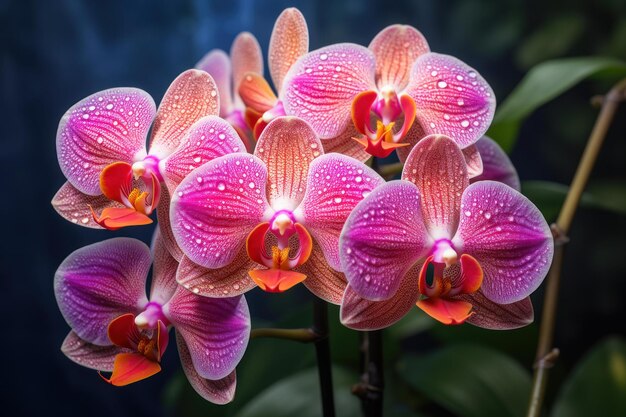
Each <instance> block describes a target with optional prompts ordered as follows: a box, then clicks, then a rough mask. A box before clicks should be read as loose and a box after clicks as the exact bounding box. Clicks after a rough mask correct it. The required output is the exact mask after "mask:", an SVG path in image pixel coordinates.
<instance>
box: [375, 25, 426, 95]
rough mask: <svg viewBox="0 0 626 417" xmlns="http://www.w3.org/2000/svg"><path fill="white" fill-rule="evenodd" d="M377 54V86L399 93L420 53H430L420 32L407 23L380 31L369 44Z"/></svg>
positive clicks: (407, 80)
mask: <svg viewBox="0 0 626 417" xmlns="http://www.w3.org/2000/svg"><path fill="white" fill-rule="evenodd" d="M369 49H370V50H371V51H372V52H373V53H374V55H375V56H376V85H377V86H378V89H380V90H382V89H383V88H385V87H387V88H393V89H394V90H395V91H396V92H400V91H402V90H403V89H404V87H406V85H407V84H408V82H409V76H410V73H411V67H412V65H413V62H415V60H416V59H417V57H418V56H420V55H423V54H425V53H427V52H430V48H429V47H428V42H426V38H424V35H422V34H421V32H420V31H418V30H417V29H415V28H414V27H412V26H408V25H391V26H387V27H386V28H385V29H383V30H382V31H380V32H379V33H378V34H377V35H376V37H374V39H372V42H371V43H370V45H369Z"/></svg>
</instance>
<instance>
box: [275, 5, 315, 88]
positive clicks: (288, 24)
mask: <svg viewBox="0 0 626 417" xmlns="http://www.w3.org/2000/svg"><path fill="white" fill-rule="evenodd" d="M308 51H309V30H308V28H307V25H306V20H305V19H304V16H303V15H302V13H300V10H298V9H296V8H295V7H290V8H288V9H285V10H283V11H282V13H281V14H280V16H278V18H277V19H276V23H275V24H274V29H273V30H272V36H271V38H270V47H269V51H268V66H269V68H270V74H271V76H272V81H273V82H274V88H276V91H277V92H278V93H279V94H280V90H281V87H282V85H283V80H284V78H285V75H287V72H288V71H289V68H291V66H292V65H293V64H294V63H295V62H296V61H297V60H298V58H300V57H301V56H302V55H304V54H306V53H307V52H308Z"/></svg>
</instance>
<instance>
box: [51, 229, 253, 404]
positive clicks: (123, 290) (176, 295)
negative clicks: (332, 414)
mask: <svg viewBox="0 0 626 417" xmlns="http://www.w3.org/2000/svg"><path fill="white" fill-rule="evenodd" d="M153 247H154V256H152V255H151V253H150V249H148V247H147V246H146V245H145V244H143V243H142V242H140V241H138V240H135V239H130V238H114V239H109V240H105V241H103V242H100V243H96V244H93V245H89V246H86V247H84V248H81V249H78V250H77V251H75V252H74V253H72V254H71V255H69V256H68V257H67V258H66V259H65V260H64V261H63V263H62V264H61V266H59V269H58V270H57V272H56V275H55V279H54V291H55V295H56V299H57V303H58V305H59V309H60V310H61V313H62V314H63V317H64V318H65V320H66V321H67V323H68V324H69V325H70V327H71V328H72V330H71V331H70V333H69V334H68V336H67V337H66V338H65V341H64V342H63V346H62V348H61V349H62V351H63V353H64V354H65V355H66V356H67V357H68V358H70V359H71V360H73V361H74V362H76V363H78V364H80V365H83V366H85V367H87V368H91V369H95V370H98V371H99V372H111V376H110V377H109V378H106V377H104V376H103V379H105V381H107V382H109V383H110V384H112V385H116V386H123V385H128V384H131V383H134V382H137V381H140V380H142V379H145V378H148V377H150V376H152V375H154V374H156V373H157V372H159V371H160V370H161V365H160V361H161V357H162V355H163V354H164V353H165V350H166V348H167V346H168V339H169V336H168V329H169V328H171V327H173V328H174V329H175V330H176V343H177V346H178V352H179V356H180V360H181V363H182V365H183V369H184V371H185V374H186V375H187V378H188V380H189V382H190V383H191V385H192V386H193V388H194V389H195V390H196V391H197V392H198V394H200V395H201V396H202V397H203V398H205V399H207V400H209V401H211V402H214V403H219V404H224V403H227V402H230V401H231V400H232V398H233V396H234V391H235V385H236V376H235V366H236V365H237V364H238V363H239V361H240V360H241V358H242V356H243V354H244V351H245V349H246V346H247V344H248V339H249V336H250V316H249V312H248V306H247V304H246V300H245V298H244V297H243V296H239V297H234V298H221V299H211V298H207V297H200V296H198V295H195V294H193V293H192V292H190V291H187V290H186V289H184V288H182V287H181V286H179V285H178V284H177V283H176V278H175V277H176V268H177V266H178V264H177V262H176V261H175V260H174V259H173V258H172V257H171V256H170V255H169V252H168V251H167V250H166V249H165V247H164V246H163V244H162V242H161V241H160V237H159V236H158V235H157V236H156V238H155V241H154V245H153ZM153 258H154V270H153V279H152V284H151V290H150V294H149V298H148V297H146V278H147V275H148V271H149V270H150V266H151V264H152V259H153Z"/></svg>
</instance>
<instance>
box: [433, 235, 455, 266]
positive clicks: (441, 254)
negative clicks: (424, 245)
mask: <svg viewBox="0 0 626 417" xmlns="http://www.w3.org/2000/svg"><path fill="white" fill-rule="evenodd" d="M458 257H459V256H458V254H457V252H456V250H454V248H453V247H452V242H450V241H449V240H448V239H441V240H438V241H436V242H435V245H434V247H433V261H435V262H438V263H444V264H446V266H447V267H449V266H450V265H454V264H456V263H457V261H458Z"/></svg>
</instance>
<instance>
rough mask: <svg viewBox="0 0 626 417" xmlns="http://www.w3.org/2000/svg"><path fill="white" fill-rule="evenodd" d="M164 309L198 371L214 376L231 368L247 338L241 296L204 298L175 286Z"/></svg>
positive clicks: (247, 317) (246, 314) (223, 374)
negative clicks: (174, 291) (172, 294)
mask: <svg viewBox="0 0 626 417" xmlns="http://www.w3.org/2000/svg"><path fill="white" fill-rule="evenodd" d="M164 312H165V314H166V315H167V316H168V318H169V319H170V321H171V322H172V324H173V325H174V327H175V328H176V331H177V333H179V334H180V335H181V336H182V338H183V339H184V341H185V343H186V344H187V347H188V348H189V354H190V356H191V361H192V362H193V367H194V368H195V370H196V372H197V373H198V375H200V376H201V377H202V378H206V379H212V380H216V379H222V378H225V377H226V376H228V375H229V374H230V373H231V372H233V371H234V370H235V366H237V364H238V363H239V361H240V360H241V358H242V357H243V354H244V352H245V350H246V347H247V345H248V340H249V338H250V313H249V311H248V304H247V303H246V299H245V297H243V296H240V297H232V298H208V297H202V296H199V295H196V294H194V293H192V292H191V291H188V290H186V289H184V288H183V287H181V286H179V287H178V289H177V290H176V293H175V294H174V296H173V297H172V299H171V300H170V302H169V303H168V304H167V305H166V306H164Z"/></svg>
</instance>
